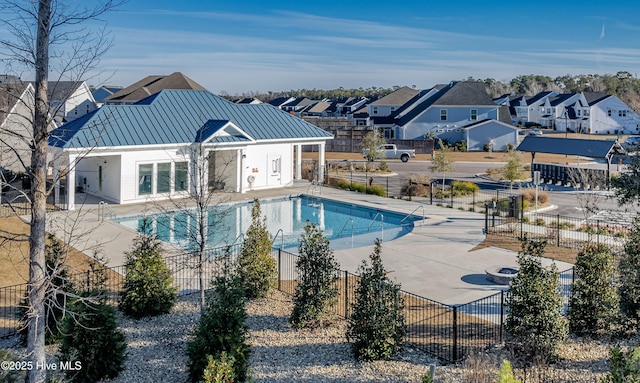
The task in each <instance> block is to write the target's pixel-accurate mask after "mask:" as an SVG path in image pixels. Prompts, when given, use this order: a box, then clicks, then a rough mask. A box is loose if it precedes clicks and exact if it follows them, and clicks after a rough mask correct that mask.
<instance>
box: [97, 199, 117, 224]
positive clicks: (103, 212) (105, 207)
mask: <svg viewBox="0 0 640 383" xmlns="http://www.w3.org/2000/svg"><path fill="white" fill-rule="evenodd" d="M107 215H108V216H109V217H110V218H115V217H116V212H115V211H113V209H112V208H111V206H109V204H108V203H107V202H104V201H100V203H98V218H99V219H100V221H101V222H104V217H105V216H107Z"/></svg>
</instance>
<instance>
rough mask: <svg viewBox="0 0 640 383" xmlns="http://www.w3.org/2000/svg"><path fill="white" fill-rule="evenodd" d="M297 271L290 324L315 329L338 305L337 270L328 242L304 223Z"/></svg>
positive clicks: (312, 227)
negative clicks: (329, 311)
mask: <svg viewBox="0 0 640 383" xmlns="http://www.w3.org/2000/svg"><path fill="white" fill-rule="evenodd" d="M298 254H299V255H298V258H297V260H296V269H297V270H298V273H299V275H300V280H299V281H298V284H297V285H296V290H295V293H294V296H293V312H292V313H291V318H290V321H291V324H293V325H294V326H295V327H297V328H303V327H314V326H316V325H317V324H318V323H319V322H320V321H321V320H322V318H323V317H324V316H325V315H326V313H327V310H328V309H329V308H330V307H331V306H332V305H334V304H335V303H336V302H337V296H338V288H337V286H336V281H337V280H338V275H337V273H336V271H337V270H338V268H339V267H340V265H339V264H338V262H337V261H336V260H335V257H334V256H333V251H331V249H330V248H329V240H328V239H327V237H325V236H324V235H323V233H322V231H321V230H320V229H319V228H318V227H317V226H316V225H315V224H313V223H307V225H305V227H304V234H302V235H301V236H300V244H299V245H298Z"/></svg>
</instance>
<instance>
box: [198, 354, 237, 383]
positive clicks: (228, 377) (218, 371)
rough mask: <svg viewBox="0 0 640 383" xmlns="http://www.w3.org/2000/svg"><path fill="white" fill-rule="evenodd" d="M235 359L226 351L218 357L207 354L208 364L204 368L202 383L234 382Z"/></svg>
mask: <svg viewBox="0 0 640 383" xmlns="http://www.w3.org/2000/svg"><path fill="white" fill-rule="evenodd" d="M234 361H235V360H234V359H233V357H232V356H229V355H227V353H226V352H224V351H223V352H221V353H220V355H219V356H218V357H217V358H214V357H213V356H211V355H207V366H206V367H205V368H204V373H203V374H202V380H201V381H200V383H233V382H234V379H235V373H234V372H233V363H234Z"/></svg>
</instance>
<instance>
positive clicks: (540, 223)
mask: <svg viewBox="0 0 640 383" xmlns="http://www.w3.org/2000/svg"><path fill="white" fill-rule="evenodd" d="M534 223H535V225H536V226H545V225H546V224H547V221H545V220H544V218H536V220H535V222H534Z"/></svg>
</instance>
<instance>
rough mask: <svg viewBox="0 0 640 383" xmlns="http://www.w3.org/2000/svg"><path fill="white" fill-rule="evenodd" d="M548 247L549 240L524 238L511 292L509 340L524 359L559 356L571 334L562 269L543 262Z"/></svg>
mask: <svg viewBox="0 0 640 383" xmlns="http://www.w3.org/2000/svg"><path fill="white" fill-rule="evenodd" d="M545 246H546V241H529V240H528V239H527V238H526V237H525V238H524V240H523V242H522V251H520V252H519V253H518V265H519V266H520V268H519V270H518V274H517V275H516V276H515V277H514V278H513V281H512V283H511V289H510V290H509V294H508V295H507V306H508V308H509V311H508V313H507V320H506V325H505V327H506V330H507V332H508V333H509V337H508V338H507V342H506V343H507V346H508V347H509V348H511V349H512V350H513V351H514V352H515V353H516V355H518V356H520V357H521V359H522V360H523V361H531V360H543V361H550V360H553V359H555V357H556V356H557V351H558V347H559V345H560V344H561V343H562V342H563V341H564V340H565V339H566V338H567V333H568V326H567V322H566V320H565V318H563V317H562V311H563V308H564V304H563V298H562V294H561V292H560V278H559V273H558V270H557V269H556V267H555V265H552V266H550V267H548V268H544V267H542V263H541V261H540V257H541V256H542V255H543V254H544V248H545Z"/></svg>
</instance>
